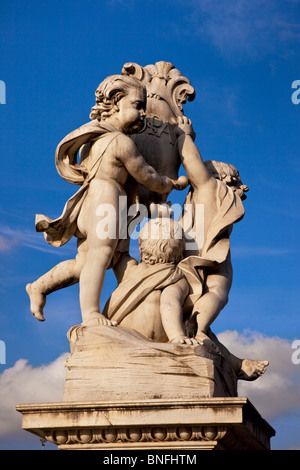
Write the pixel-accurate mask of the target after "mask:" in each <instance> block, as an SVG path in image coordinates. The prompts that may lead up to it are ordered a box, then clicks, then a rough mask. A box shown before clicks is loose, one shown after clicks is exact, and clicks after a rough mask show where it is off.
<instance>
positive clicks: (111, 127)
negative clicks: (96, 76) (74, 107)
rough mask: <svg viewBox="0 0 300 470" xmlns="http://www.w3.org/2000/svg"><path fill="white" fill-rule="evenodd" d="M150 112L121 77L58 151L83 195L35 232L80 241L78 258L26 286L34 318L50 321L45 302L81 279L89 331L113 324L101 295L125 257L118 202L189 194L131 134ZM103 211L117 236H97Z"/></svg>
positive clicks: (57, 241) (61, 165)
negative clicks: (138, 195) (138, 190)
mask: <svg viewBox="0 0 300 470" xmlns="http://www.w3.org/2000/svg"><path fill="white" fill-rule="evenodd" d="M145 107H146V90H145V87H144V86H143V85H142V84H141V83H140V82H139V81H138V80H136V79H134V78H132V77H127V76H123V75H114V76H110V77H108V78H106V79H105V80H104V81H103V82H102V83H101V84H100V85H99V87H98V89H97V91H96V105H95V106H94V107H93V108H92V112H91V116H90V117H91V119H93V121H92V122H91V123H88V124H86V125H84V126H82V127H81V128H79V129H77V130H76V131H74V132H72V133H71V134H69V135H68V136H67V137H66V138H65V139H64V140H63V141H62V142H61V143H60V144H59V146H58V148H57V151H56V165H57V169H58V172H59V173H60V175H61V176H62V177H63V178H64V179H66V180H67V181H69V182H71V183H74V184H80V185H81V188H80V189H79V191H77V193H76V194H75V195H74V196H73V197H72V198H71V199H69V201H68V202H67V204H66V206H65V209H64V212H63V214H62V216H61V217H60V218H59V219H57V220H54V221H53V220H51V219H50V218H49V217H46V216H41V215H38V216H37V218H36V228H37V231H43V232H44V233H45V238H46V240H47V242H48V243H50V244H51V245H53V246H61V245H63V244H64V243H66V242H67V241H68V240H69V239H70V238H71V237H72V236H73V235H75V236H76V237H77V238H78V254H77V256H76V258H75V259H73V260H67V261H64V262H62V263H60V264H58V265H57V266H55V267H54V268H53V269H51V270H50V271H49V272H47V273H46V274H44V275H43V276H41V277H40V278H39V279H37V280H36V281H35V282H33V283H31V284H28V285H27V286H26V290H27V292H28V294H29V297H30V301H31V311H32V313H33V314H34V315H35V317H36V318H37V319H38V320H41V321H43V320H44V316H43V307H44V305H45V301H46V295H47V294H49V293H50V292H53V291H55V290H57V289H60V288H62V287H66V286H67V285H71V284H74V283H75V282H77V281H78V279H79V284H80V307H81V313H82V321H83V324H94V323H100V324H108V325H114V323H113V322H110V321H108V320H107V318H105V317H104V316H103V315H102V314H101V313H100V295H101V291H102V288H103V283H104V279H105V273H106V270H107V269H108V268H109V267H111V266H113V265H114V264H115V262H116V260H117V259H118V254H119V252H120V245H119V238H118V234H119V224H120V220H119V219H118V214H119V210H120V207H119V204H120V197H121V196H127V195H128V194H129V193H130V191H131V192H134V187H135V186H134V185H135V184H137V183H140V184H141V185H143V186H144V187H146V188H147V189H150V190H151V191H155V192H157V193H159V194H161V197H162V200H164V199H165V198H166V196H167V195H168V193H169V192H170V191H171V190H172V189H173V188H176V189H184V188H185V187H186V185H187V181H186V180H185V179H182V178H180V179H178V180H177V181H174V180H171V179H170V178H168V177H166V176H160V175H159V174H158V173H157V172H156V171H155V170H154V168H152V167H151V166H149V165H148V164H147V163H146V161H145V160H144V158H143V156H142V155H141V154H140V152H139V151H138V149H137V147H136V145H135V144H134V142H133V141H132V139H130V137H129V134H131V133H133V132H137V131H139V130H140V129H141V128H142V125H143V119H144V116H145ZM83 144H84V147H82V145H83ZM81 147H82V149H83V150H82V153H81V161H80V164H77V162H76V154H77V151H78V150H79V148H81ZM129 183H130V184H131V186H130V185H129V188H128V187H127V185H128V184H129ZM103 205H105V207H107V206H109V207H111V208H112V215H113V217H116V219H114V220H112V221H111V223H112V224H114V225H115V231H114V234H113V235H112V236H110V234H108V235H107V236H106V237H100V236H99V232H98V224H99V222H101V216H100V215H98V214H99V208H100V209H101V207H103ZM100 212H101V211H100ZM122 242H124V240H122Z"/></svg>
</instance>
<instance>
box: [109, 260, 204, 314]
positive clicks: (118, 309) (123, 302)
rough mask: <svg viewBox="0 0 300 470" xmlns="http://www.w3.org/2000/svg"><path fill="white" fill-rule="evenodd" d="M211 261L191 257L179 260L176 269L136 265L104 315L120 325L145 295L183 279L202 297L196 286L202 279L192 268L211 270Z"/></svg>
mask: <svg viewBox="0 0 300 470" xmlns="http://www.w3.org/2000/svg"><path fill="white" fill-rule="evenodd" d="M212 264H213V263H212V262H211V261H210V260H207V259H203V258H201V257H200V256H190V257H188V258H185V259H184V260H182V261H181V262H180V263H179V264H178V265H175V264H171V263H157V264H154V265H151V266H148V268H147V269H145V265H143V264H139V265H138V266H136V269H135V270H134V272H133V273H132V275H130V277H128V278H127V279H125V280H124V281H122V282H121V283H120V284H119V285H118V287H117V288H116V289H115V290H114V292H113V293H112V294H111V296H110V298H109V299H108V301H107V303H106V305H105V307H104V310H103V314H104V315H106V316H107V317H108V318H109V319H112V320H115V321H117V322H118V323H119V322H121V321H122V320H123V319H124V318H125V317H126V316H127V315H129V314H130V313H131V312H132V311H133V310H134V309H135V308H136V307H137V306H138V305H139V304H140V303H141V302H143V300H145V299H146V297H147V295H148V294H150V293H151V292H152V291H154V290H162V289H164V288H165V287H167V286H169V285H172V284H174V283H176V282H178V281H179V280H180V279H182V278H183V277H185V278H186V279H187V282H188V283H189V286H190V290H191V292H193V288H194V289H197V295H198V296H201V292H199V286H202V282H203V279H201V277H200V276H199V274H198V273H197V271H196V270H195V267H198V266H204V265H205V266H211V265H212Z"/></svg>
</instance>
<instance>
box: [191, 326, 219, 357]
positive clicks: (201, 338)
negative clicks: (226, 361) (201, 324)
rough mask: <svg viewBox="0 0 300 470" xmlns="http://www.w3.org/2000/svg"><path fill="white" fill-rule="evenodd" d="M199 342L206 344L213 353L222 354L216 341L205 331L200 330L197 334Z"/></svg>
mask: <svg viewBox="0 0 300 470" xmlns="http://www.w3.org/2000/svg"><path fill="white" fill-rule="evenodd" d="M196 339H197V340H198V344H201V345H202V346H205V347H206V348H207V349H208V351H209V352H211V353H213V354H222V353H221V351H220V349H219V348H218V346H217V345H216V343H214V342H213V341H212V340H211V339H210V338H209V337H208V336H207V335H206V334H205V333H203V331H198V332H197V335H196Z"/></svg>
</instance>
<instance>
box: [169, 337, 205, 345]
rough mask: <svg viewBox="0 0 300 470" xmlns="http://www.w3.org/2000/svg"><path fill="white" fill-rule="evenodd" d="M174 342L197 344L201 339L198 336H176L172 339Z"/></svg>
mask: <svg viewBox="0 0 300 470" xmlns="http://www.w3.org/2000/svg"><path fill="white" fill-rule="evenodd" d="M170 343H172V344H188V345H191V346H193V345H194V346H196V345H198V344H200V343H199V340H198V339H197V338H189V337H188V336H178V337H177V338H174V339H172V340H171V341H170Z"/></svg>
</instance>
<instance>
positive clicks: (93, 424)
mask: <svg viewBox="0 0 300 470" xmlns="http://www.w3.org/2000/svg"><path fill="white" fill-rule="evenodd" d="M17 410H18V411H20V412H21V413H22V415H23V429H26V430H27V431H30V432H32V433H34V434H36V435H38V436H39V437H42V438H44V439H47V440H48V441H50V442H52V443H54V444H57V445H58V448H59V449H99V450H100V449H102V450H112V451H113V450H121V449H122V450H139V449H143V450H147V449H148V450H150V449H152V450H154V449H162V450H166V449H173V450H176V449H181V450H213V449H216V450H267V449H270V438H271V437H272V436H273V435H274V430H273V429H272V428H271V426H270V425H269V424H268V423H267V422H266V421H265V420H264V419H262V417H261V416H260V415H259V413H258V412H257V410H256V409H255V408H254V407H253V406H252V405H251V403H250V402H249V401H248V400H247V398H237V397H235V398H202V399H199V400H188V401H186V400H180V401H179V400H167V401H165V400H164V401H162V400H146V401H141V402H125V401H124V402H113V401H112V402H110V403H103V402H93V403H75V402H73V403H70V402H69V403H68V402H65V403H63V402H62V403H43V404H32V405H18V406H17Z"/></svg>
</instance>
